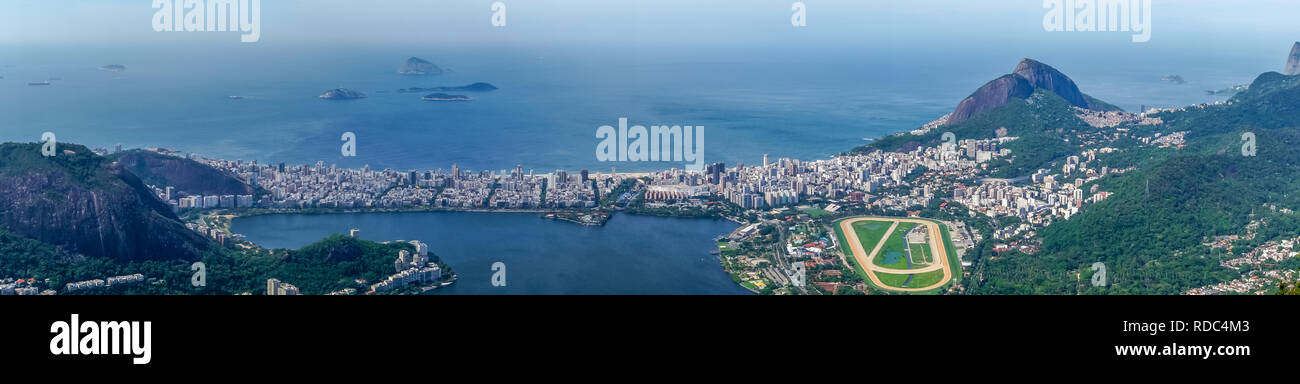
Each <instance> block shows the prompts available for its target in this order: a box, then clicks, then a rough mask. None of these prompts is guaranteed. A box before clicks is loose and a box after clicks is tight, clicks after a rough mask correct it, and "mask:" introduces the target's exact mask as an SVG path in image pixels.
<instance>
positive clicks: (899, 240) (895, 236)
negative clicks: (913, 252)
mask: <svg viewBox="0 0 1300 384" xmlns="http://www.w3.org/2000/svg"><path fill="white" fill-rule="evenodd" d="M915 226H916V224H913V223H898V228H895V229H894V232H893V233H890V234H889V237H888V238H887V239H886V240H885V246H884V247H882V248H880V253H879V254H877V255H876V258H875V259H873V260H871V262H872V263H873V264H876V265H879V266H882V267H885V268H894V269H907V239H906V236H904V234H906V233H907V231H908V230H911V229H912V227H915ZM866 243H867V242H866V241H863V249H865V250H866V251H867V252H868V253H870V252H871V250H872V249H873V248H875V246H876V244H875V243H872V244H871V246H866ZM891 252H892V253H895V254H897V255H899V257H898V258H897V260H893V262H889V261H890V260H889V259H890V258H889V257H888V255H889V254H890V253H891Z"/></svg>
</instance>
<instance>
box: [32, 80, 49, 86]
mask: <svg viewBox="0 0 1300 384" xmlns="http://www.w3.org/2000/svg"><path fill="white" fill-rule="evenodd" d="M27 85H50V82H49V81H48V80H46V81H33V82H29V83H27Z"/></svg>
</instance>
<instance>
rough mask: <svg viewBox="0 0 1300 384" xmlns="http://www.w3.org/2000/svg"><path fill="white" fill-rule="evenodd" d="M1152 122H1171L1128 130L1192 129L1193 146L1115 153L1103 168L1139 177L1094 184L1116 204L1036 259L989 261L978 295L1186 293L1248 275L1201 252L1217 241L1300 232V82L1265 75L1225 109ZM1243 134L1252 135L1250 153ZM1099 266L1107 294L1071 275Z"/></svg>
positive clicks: (1056, 238)
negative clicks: (1299, 211) (1106, 276)
mask: <svg viewBox="0 0 1300 384" xmlns="http://www.w3.org/2000/svg"><path fill="white" fill-rule="evenodd" d="M1155 117H1157V118H1160V119H1161V120H1163V121H1164V124H1162V125H1159V126H1148V127H1145V128H1142V127H1130V129H1133V130H1147V132H1152V131H1157V130H1158V132H1166V133H1167V132H1187V135H1186V137H1187V143H1186V146H1185V147H1184V148H1182V149H1178V150H1171V149H1157V148H1151V147H1137V146H1127V145H1125V144H1123V143H1122V142H1120V143H1116V144H1114V145H1116V146H1118V147H1120V148H1122V151H1123V153H1124V154H1123V155H1120V156H1118V157H1110V158H1107V159H1105V160H1102V159H1100V158H1099V161H1106V163H1105V164H1109V165H1110V166H1111V167H1112V169H1114V168H1123V167H1129V166H1133V167H1135V168H1136V169H1135V170H1133V171H1130V172H1127V173H1124V174H1121V175H1117V176H1107V177H1105V178H1102V179H1100V180H1098V181H1096V183H1097V185H1099V186H1100V188H1101V190H1105V191H1109V192H1113V195H1112V197H1110V198H1108V199H1106V200H1104V201H1101V202H1098V203H1096V204H1092V205H1088V206H1086V207H1085V209H1083V210H1081V211H1080V213H1079V214H1077V215H1075V216H1073V217H1071V218H1070V219H1069V220H1064V221H1058V222H1055V223H1053V224H1052V225H1049V226H1047V227H1046V228H1044V229H1043V230H1042V231H1041V233H1040V236H1041V238H1042V248H1041V250H1040V252H1039V253H1038V254H1036V255H1019V254H1013V255H1005V254H1004V255H999V257H998V260H992V261H988V262H987V263H985V264H987V265H983V266H981V268H982V269H981V270H982V274H983V276H985V279H984V280H982V282H981V283H979V284H973V285H972V287H971V288H972V292H974V293H991V294H1016V293H1038V294H1043V293H1051V294H1067V293H1068V294H1073V293H1075V292H1076V291H1077V290H1080V289H1082V290H1083V291H1084V292H1086V293H1109V294H1178V293H1181V292H1184V291H1186V290H1187V289H1190V288H1193V287H1199V286H1205V285H1209V284H1215V283H1218V282H1222V281H1227V280H1231V279H1235V278H1239V277H1241V276H1242V274H1241V272H1239V271H1235V270H1232V269H1229V268H1225V267H1223V266H1221V265H1220V264H1219V262H1220V261H1221V260H1223V259H1225V258H1231V257H1233V256H1231V254H1225V253H1226V252H1225V251H1223V250H1217V251H1215V250H1211V249H1209V248H1208V247H1206V246H1204V245H1202V244H1203V243H1205V242H1207V241H1209V239H1213V238H1214V237H1215V236H1225V235H1243V236H1244V235H1246V234H1247V233H1246V232H1247V231H1246V229H1245V228H1247V227H1248V226H1250V225H1251V223H1252V222H1255V223H1259V225H1258V226H1257V227H1256V229H1254V230H1253V231H1255V236H1253V240H1250V241H1251V242H1252V244H1255V245H1258V244H1261V243H1263V242H1266V241H1269V240H1273V239H1277V238H1291V237H1294V236H1295V234H1296V233H1300V216H1297V215H1295V214H1293V213H1288V212H1289V211H1288V210H1297V209H1300V194H1296V193H1295V191H1297V190H1300V178H1297V177H1296V175H1300V152H1297V151H1294V150H1293V148H1296V147H1297V146H1300V129H1297V128H1300V76H1286V75H1282V74H1280V73H1276V72H1269V73H1264V74H1261V75H1259V76H1258V77H1257V78H1256V79H1255V81H1254V82H1253V83H1252V84H1251V86H1250V88H1249V89H1247V90H1246V91H1244V92H1242V93H1239V94H1237V95H1236V96H1234V97H1233V98H1232V99H1231V100H1230V102H1229V103H1224V104H1217V105H1209V106H1202V107H1196V108H1186V109H1184V110H1178V111H1168V112H1161V113H1159V114H1156V115H1155ZM1245 133H1251V134H1253V135H1254V136H1255V143H1257V147H1256V148H1257V151H1255V152H1253V153H1252V156H1247V155H1245V154H1244V153H1243V139H1242V137H1243V135H1244V134H1245ZM1149 134H1150V133H1146V134H1145V135H1149ZM1084 188H1085V189H1086V188H1089V185H1087V184H1085V185H1084ZM1238 252H1240V251H1238ZM1095 262H1102V263H1105V265H1106V268H1107V270H1108V271H1111V272H1109V276H1110V285H1109V286H1108V287H1106V288H1104V289H1102V288H1091V287H1088V286H1086V284H1084V285H1082V287H1081V285H1080V284H1079V283H1078V281H1079V280H1078V279H1076V277H1075V276H1074V275H1072V274H1069V273H1065V272H1067V271H1077V270H1080V269H1082V270H1086V269H1087V268H1088V266H1090V265H1092V263H1095ZM1292 262H1293V261H1292ZM1082 281H1083V282H1085V283H1086V282H1087V281H1088V280H1087V277H1086V276H1085V277H1083V278H1082Z"/></svg>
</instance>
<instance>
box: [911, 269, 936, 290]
mask: <svg viewBox="0 0 1300 384" xmlns="http://www.w3.org/2000/svg"><path fill="white" fill-rule="evenodd" d="M939 280H943V271H942V270H939V271H930V272H924V273H917V274H913V275H912V282H910V283H908V284H907V286H908V287H909V288H917V287H928V286H931V285H934V283H938V282H939Z"/></svg>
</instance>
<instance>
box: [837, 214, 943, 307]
mask: <svg viewBox="0 0 1300 384" xmlns="http://www.w3.org/2000/svg"><path fill="white" fill-rule="evenodd" d="M863 221H873V222H888V223H890V228H889V229H888V230H887V231H886V232H885V233H886V234H893V231H894V229H896V228H897V227H898V226H899V224H900V223H910V224H915V225H923V226H925V228H926V231H928V234H929V236H928V238H929V255H932V257H933V259H934V260H933V262H932V263H931V264H929V265H927V266H924V267H920V268H915V269H899V268H888V267H884V266H880V265H877V264H876V261H875V258H876V257H877V256H880V254H881V250H882V249H883V248H885V243H886V240H888V238H882V239H881V241H878V242H877V243H876V244H875V246H874V247H873V248H872V249H871V250H870V252H868V251H867V250H866V249H865V247H864V246H863V244H862V241H861V240H860V238H859V237H858V233H857V231H856V230H855V228H854V226H853V225H854V224H855V223H859V222H863ZM838 225H839V226H838V227H837V229H838V230H839V232H840V233H841V235H843V236H844V239H845V242H846V243H848V245H849V249H850V252H851V253H852V257H853V260H854V261H855V262H856V263H857V264H858V266H859V267H861V270H862V272H863V273H865V274H866V275H867V278H868V279H870V280H871V282H872V283H873V284H875V285H876V286H877V287H879V288H881V289H884V290H888V291H895V292H926V291H933V290H936V289H939V288H941V287H943V286H944V285H945V284H948V282H950V281H952V278H953V275H954V273H955V271H953V268H952V265H951V262H950V261H949V259H948V258H947V257H945V255H947V254H948V246H949V245H948V244H946V242H945V241H944V237H943V235H942V229H941V228H940V226H939V224H938V223H936V222H933V221H930V220H924V219H915V218H901V217H876V216H862V217H851V218H847V219H844V220H841V221H840V222H839V224H838ZM890 237H892V236H890ZM930 272H935V273H930ZM938 274H942V275H941V276H936V275H938ZM907 275H914V276H913V277H912V279H911V281H908V280H906V279H905V277H906V276H907ZM882 277H883V279H882ZM936 277H937V279H936ZM900 278H903V281H908V283H907V284H906V285H907V287H903V286H902V285H903V283H902V282H900V281H898V280H899V279H900ZM886 280H887V281H886ZM887 283H893V284H887ZM918 284H920V285H918Z"/></svg>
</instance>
